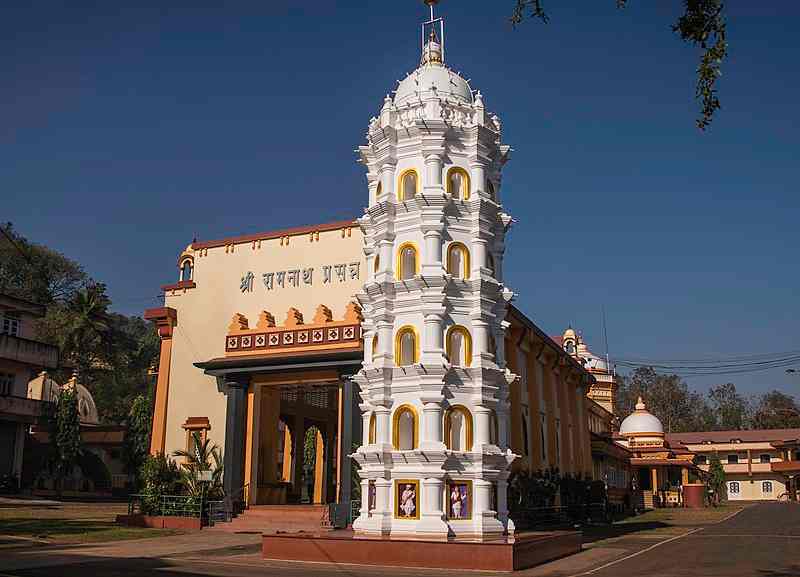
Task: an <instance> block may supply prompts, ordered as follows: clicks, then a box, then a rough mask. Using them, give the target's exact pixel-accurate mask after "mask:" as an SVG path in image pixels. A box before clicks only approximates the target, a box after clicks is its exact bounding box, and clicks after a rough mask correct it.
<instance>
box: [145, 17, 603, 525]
mask: <svg viewBox="0 0 800 577" xmlns="http://www.w3.org/2000/svg"><path fill="white" fill-rule="evenodd" d="M430 4H433V2H430ZM423 30H424V34H423V37H422V38H423V41H422V43H421V59H420V63H419V65H418V67H417V68H416V69H415V70H414V71H413V72H411V73H410V74H409V75H408V76H407V77H406V78H405V79H404V80H402V81H401V82H400V84H399V86H398V87H397V90H396V92H395V93H394V94H393V95H387V97H386V98H385V100H384V101H383V103H382V106H381V108H380V110H379V111H378V113H377V115H376V116H375V117H373V118H372V119H371V120H370V122H369V127H368V132H367V141H366V142H365V143H364V144H363V145H362V146H361V147H360V149H359V151H360V156H361V161H362V163H363V164H364V166H365V168H366V177H367V178H366V181H367V187H365V189H364V190H363V191H362V192H361V193H359V192H357V191H355V192H354V193H353V194H362V195H363V198H364V200H365V202H366V203H367V205H368V206H367V208H366V210H365V212H364V214H363V215H362V216H361V217H360V218H359V219H358V220H351V221H345V222H334V223H329V224H321V225H314V226H308V227H300V228H291V229H286V230H279V231H273V232H265V233H260V234H252V235H246V236H239V237H231V238H225V239H220V240H210V241H194V242H192V243H191V244H189V245H188V246H187V247H186V248H185V249H184V250H183V251H181V252H180V254H179V255H178V259H177V262H176V265H177V271H178V281H177V282H176V283H174V284H170V285H166V286H164V287H162V288H163V290H164V292H165V302H164V306H163V307H160V308H156V309H150V310H148V311H146V314H145V316H146V318H148V319H150V320H152V321H153V322H154V323H155V324H156V326H157V329H158V333H159V335H160V338H161V353H160V364H159V374H158V380H157V389H156V400H155V412H154V419H153V434H152V444H151V452H153V453H164V454H172V453H174V452H175V451H176V450H177V449H184V448H186V447H187V444H188V443H189V442H190V439H191V438H192V433H198V434H199V435H200V436H201V438H203V439H210V440H211V441H213V442H214V443H216V444H217V445H219V446H220V447H223V448H224V451H223V453H224V464H225V471H224V485H225V490H226V493H227V494H228V495H229V496H231V497H232V498H234V499H241V500H242V501H245V502H247V503H248V504H249V505H251V511H252V510H254V509H256V508H257V507H259V506H260V507H262V509H261V510H262V511H266V512H267V513H268V512H269V511H270V509H269V507H271V506H272V507H274V506H275V505H287V504H297V505H306V506H312V505H315V504H316V505H329V506H330V508H329V510H330V511H331V515H332V516H334V515H336V516H338V515H340V514H342V513H343V512H345V511H349V507H350V502H351V500H353V499H354V490H355V491H357V492H359V493H360V501H361V502H360V513H359V515H358V517H357V518H356V519H355V520H354V522H353V528H354V530H355V531H356V533H357V534H364V535H388V536H395V537H398V536H400V537H402V536H404V535H406V536H407V535H411V534H413V535H417V536H420V535H421V536H426V537H431V538H435V539H438V540H441V539H445V540H446V539H448V538H449V537H453V536H456V537H458V536H463V537H470V538H478V539H483V538H490V537H493V536H498V535H503V534H513V532H514V525H513V522H512V521H511V520H510V519H509V515H508V506H507V502H506V494H507V483H508V478H509V475H510V474H512V472H513V471H515V470H520V469H526V470H530V471H534V470H543V469H558V470H559V471H560V472H561V473H562V474H572V475H576V476H581V477H584V478H585V477H588V476H590V475H591V473H592V455H591V451H590V447H591V443H590V431H589V418H588V415H589V412H588V410H587V403H589V402H593V401H591V399H588V398H587V397H586V394H587V392H589V391H590V390H591V387H592V386H594V385H595V384H596V379H595V378H594V377H593V376H592V373H591V372H590V371H589V370H587V368H585V367H584V365H583V363H582V362H580V360H579V359H578V358H576V357H575V356H574V355H572V354H570V353H569V352H567V351H565V350H564V348H562V346H560V344H559V343H556V342H555V341H553V340H552V339H551V338H549V337H548V336H547V335H546V334H545V333H544V332H543V331H542V330H541V329H539V328H538V327H537V326H536V325H535V324H534V323H533V321H532V320H531V319H530V318H528V317H527V316H526V315H525V314H523V313H522V312H521V311H520V310H519V309H517V308H515V307H513V306H512V305H511V304H510V303H511V300H512V298H513V297H514V293H513V292H512V290H511V289H510V288H509V287H507V286H506V285H505V284H504V280H503V278H504V277H503V267H504V253H505V246H506V234H507V232H508V230H509V228H510V226H511V223H512V220H511V217H510V216H509V215H508V214H507V213H505V212H504V210H503V206H502V198H503V194H504V190H503V187H502V171H503V168H504V166H505V164H506V162H507V161H508V160H509V158H510V148H509V147H508V146H507V145H506V144H503V143H502V133H501V127H502V125H501V122H500V119H499V118H498V116H497V115H496V114H494V113H492V112H490V111H489V109H488V108H487V107H486V104H485V102H484V97H483V95H482V94H481V92H479V91H475V90H473V88H472V87H471V86H470V85H469V83H468V81H467V80H466V79H465V78H463V77H462V76H461V75H459V74H458V73H456V72H454V71H453V70H451V69H450V68H448V67H447V65H446V63H445V57H444V45H443V39H444V35H443V32H444V30H443V22H442V21H441V19H434V18H432V19H431V21H430V22H427V23H426V24H425V25H424V26H423ZM351 456H352V458H351ZM354 462H355V463H357V466H358V479H359V480H360V485H358V486H357V487H354V471H353V463H354ZM282 510H285V507H283V509H282Z"/></svg>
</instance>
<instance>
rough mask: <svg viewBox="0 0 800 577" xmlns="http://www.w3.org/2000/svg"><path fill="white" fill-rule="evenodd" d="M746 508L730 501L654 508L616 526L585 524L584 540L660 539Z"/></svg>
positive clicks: (619, 522)
mask: <svg viewBox="0 0 800 577" xmlns="http://www.w3.org/2000/svg"><path fill="white" fill-rule="evenodd" d="M744 507H745V505H740V504H736V503H728V504H726V505H723V506H721V507H707V508H703V509H655V510H653V511H647V512H646V513H643V514H641V515H637V516H635V517H626V518H625V519H623V520H621V521H616V522H615V523H614V524H613V525H597V526H591V527H585V528H584V529H583V536H584V537H583V540H584V542H585V543H590V544H593V545H599V544H603V545H606V544H610V543H613V542H614V541H616V540H618V539H621V538H631V537H635V538H641V539H661V538H663V537H669V536H671V535H682V534H683V533H686V532H688V531H691V530H692V529H695V528H697V527H703V526H705V525H711V524H713V523H717V522H718V521H721V520H722V519H724V518H725V517H727V516H728V515H731V514H732V513H735V512H736V511H739V510H741V509H743V508H744Z"/></svg>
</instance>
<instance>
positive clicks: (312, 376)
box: [254, 369, 341, 385]
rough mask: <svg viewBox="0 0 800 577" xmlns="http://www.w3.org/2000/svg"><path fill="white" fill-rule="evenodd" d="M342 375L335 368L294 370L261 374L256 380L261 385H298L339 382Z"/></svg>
mask: <svg viewBox="0 0 800 577" xmlns="http://www.w3.org/2000/svg"><path fill="white" fill-rule="evenodd" d="M340 380H341V377H340V376H339V372H338V371H336V370H334V369H328V370H320V371H292V372H281V373H280V374H267V375H259V376H257V377H255V378H254V382H255V383H256V384H259V385H298V384H303V383H321V382H339V381H340Z"/></svg>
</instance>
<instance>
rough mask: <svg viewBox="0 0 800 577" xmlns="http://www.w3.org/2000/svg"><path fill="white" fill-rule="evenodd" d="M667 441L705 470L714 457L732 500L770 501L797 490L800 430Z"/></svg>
mask: <svg viewBox="0 0 800 577" xmlns="http://www.w3.org/2000/svg"><path fill="white" fill-rule="evenodd" d="M667 439H668V440H669V441H670V442H671V443H673V442H675V443H681V444H683V445H685V446H686V447H687V448H688V449H689V450H691V451H692V452H693V453H694V454H695V455H696V457H695V462H696V463H697V464H698V465H699V466H700V468H701V469H703V470H704V471H708V468H709V461H710V460H711V457H712V455H714V454H716V455H717V456H718V457H719V459H720V462H721V463H722V468H723V469H724V470H725V481H726V483H727V491H728V499H730V500H732V501H763V500H766V501H772V500H776V499H779V498H784V499H785V498H787V497H788V496H789V492H790V491H795V492H796V491H797V479H798V476H800V429H762V430H754V431H708V432H698V433H673V434H670V435H667Z"/></svg>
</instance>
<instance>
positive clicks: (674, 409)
mask: <svg viewBox="0 0 800 577" xmlns="http://www.w3.org/2000/svg"><path fill="white" fill-rule="evenodd" d="M638 397H642V398H643V399H644V400H645V403H646V404H647V409H648V410H649V411H650V412H651V413H653V414H654V415H655V416H656V417H658V418H659V419H660V420H661V423H662V424H663V425H664V429H665V431H666V432H668V433H679V432H684V431H697V430H709V428H710V426H711V423H712V422H713V418H712V416H711V412H710V409H709V408H708V405H707V403H706V402H705V400H704V399H703V398H702V397H701V396H700V395H698V394H697V393H695V392H690V391H689V387H688V385H687V384H686V383H685V382H684V381H683V379H681V378H680V377H679V376H678V375H662V374H659V373H657V372H656V371H655V369H653V368H652V367H638V368H636V369H635V370H634V371H633V372H632V373H631V374H630V375H620V377H619V382H618V385H617V403H616V405H617V411H618V413H619V414H618V416H619V417H622V418H624V417H626V416H627V415H629V414H630V413H631V412H632V411H633V410H634V408H635V406H636V400H637V399H638Z"/></svg>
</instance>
